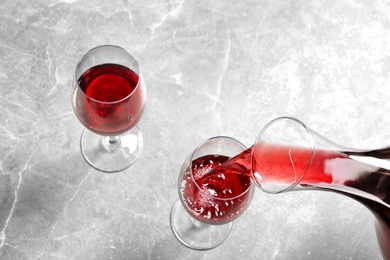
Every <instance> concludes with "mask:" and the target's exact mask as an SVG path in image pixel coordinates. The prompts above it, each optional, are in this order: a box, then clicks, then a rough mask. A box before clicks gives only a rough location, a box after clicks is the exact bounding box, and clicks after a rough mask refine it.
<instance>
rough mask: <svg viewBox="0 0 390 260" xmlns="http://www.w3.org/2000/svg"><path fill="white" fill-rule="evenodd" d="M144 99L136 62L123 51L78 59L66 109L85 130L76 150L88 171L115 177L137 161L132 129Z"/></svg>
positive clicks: (108, 49)
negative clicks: (91, 168) (110, 173)
mask: <svg viewBox="0 0 390 260" xmlns="http://www.w3.org/2000/svg"><path fill="white" fill-rule="evenodd" d="M145 100H146V88H145V83H144V80H143V77H142V73H141V71H140V68H139V65H138V62H137V60H136V59H135V58H134V57H132V56H131V55H130V54H129V53H128V52H127V51H126V50H125V49H123V48H121V47H118V46H113V45H103V46H98V47H95V48H93V49H91V50H90V51H88V52H87V53H86V54H85V55H84V56H83V57H82V58H81V60H80V61H79V63H78V64H77V67H76V71H75V75H74V79H73V87H72V105H73V109H74V112H75V114H76V116H77V118H78V119H79V121H80V122H81V123H82V124H83V125H84V126H85V127H86V129H85V130H84V132H83V134H82V137H81V150H82V154H83V156H84V158H85V159H86V161H87V162H88V163H89V164H90V165H91V166H93V167H94V168H96V169H98V170H101V171H105V172H117V171H122V170H124V169H126V168H128V167H130V166H131V165H132V164H133V163H134V162H135V161H136V160H137V158H138V156H139V154H140V152H141V149H142V146H143V137H142V133H141V131H140V130H139V129H138V127H137V126H136V125H137V123H138V121H139V120H140V118H141V114H142V111H143V107H144V104H145Z"/></svg>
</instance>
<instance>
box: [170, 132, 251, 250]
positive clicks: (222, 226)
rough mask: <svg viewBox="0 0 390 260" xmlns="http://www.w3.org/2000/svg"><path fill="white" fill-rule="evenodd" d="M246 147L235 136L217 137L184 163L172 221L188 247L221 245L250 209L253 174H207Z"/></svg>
mask: <svg viewBox="0 0 390 260" xmlns="http://www.w3.org/2000/svg"><path fill="white" fill-rule="evenodd" d="M245 149H246V148H245V146H244V145H243V144H242V143H240V142H238V141H237V140H235V139H233V138H230V137H222V136H220V137H214V138H210V139H208V140H207V141H205V142H204V143H202V144H201V145H200V146H198V147H197V148H196V149H195V150H194V151H193V153H192V154H191V155H190V156H189V157H188V158H187V159H186V160H185V162H184V163H183V165H182V167H181V169H180V173H179V178H178V191H179V199H178V200H177V201H176V202H175V203H174V204H173V206H172V210H171V215H170V221H171V228H172V231H173V233H174V235H175V236H176V237H177V239H178V240H179V241H180V242H181V243H183V244H184V245H186V246H187V247H189V248H192V249H197V250H207V249H212V248H215V247H217V246H219V245H220V244H222V243H223V241H225V239H226V238H227V237H228V236H229V234H230V231H231V229H232V226H233V221H234V220H235V219H237V218H238V217H239V216H241V215H242V213H243V212H244V211H245V210H246V209H247V208H248V206H249V204H250V202H251V200H252V197H253V194H254V190H255V189H254V188H253V187H254V184H253V183H252V179H251V178H250V177H249V176H246V175H239V174H235V173H231V172H229V171H225V172H219V173H218V174H217V175H215V176H209V175H207V173H210V170H211V169H213V168H215V167H217V166H219V165H221V164H222V163H223V162H225V161H227V160H228V159H229V158H231V157H233V156H235V155H237V154H239V153H241V152H242V151H244V150H245Z"/></svg>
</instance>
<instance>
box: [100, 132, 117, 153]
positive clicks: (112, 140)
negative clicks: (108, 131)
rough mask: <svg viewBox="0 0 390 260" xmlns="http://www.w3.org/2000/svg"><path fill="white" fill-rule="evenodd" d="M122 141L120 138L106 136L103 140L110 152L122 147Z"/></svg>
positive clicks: (104, 145)
mask: <svg viewBox="0 0 390 260" xmlns="http://www.w3.org/2000/svg"><path fill="white" fill-rule="evenodd" d="M120 143H121V139H120V137H119V136H104V137H103V139H102V144H103V147H104V148H106V149H107V151H109V152H113V151H115V150H116V149H117V148H118V146H120Z"/></svg>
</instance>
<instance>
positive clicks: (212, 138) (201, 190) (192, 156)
mask: <svg viewBox="0 0 390 260" xmlns="http://www.w3.org/2000/svg"><path fill="white" fill-rule="evenodd" d="M218 138H224V139H230V140H232V141H235V142H237V143H238V144H239V145H241V146H242V147H243V148H244V149H243V150H242V151H245V150H246V149H247V147H246V146H245V145H244V144H243V143H241V142H240V141H238V140H236V139H234V138H232V137H228V136H214V137H211V138H209V139H207V140H205V141H204V142H203V143H201V144H200V145H198V146H197V147H196V148H195V149H194V151H193V152H192V153H191V155H190V160H189V163H190V165H189V169H190V176H191V180H192V181H193V182H194V184H195V186H196V188H197V189H198V190H200V192H201V193H202V194H204V195H206V196H207V197H210V198H212V199H214V200H221V201H230V200H234V199H237V198H240V197H242V196H244V195H245V194H246V193H248V192H249V191H250V190H251V189H252V188H253V186H254V181H253V180H252V178H251V177H248V176H247V177H248V178H249V180H250V182H251V183H250V186H249V187H248V188H247V189H246V190H245V191H243V192H242V193H241V194H239V195H237V196H234V197H231V198H219V197H217V196H214V195H212V194H210V193H208V192H206V191H204V190H203V189H202V188H201V187H200V186H199V185H198V182H197V181H196V180H195V178H194V174H193V171H192V162H193V161H194V160H195V159H193V158H194V155H195V153H196V151H197V150H198V149H199V148H200V147H202V145H204V144H206V143H207V142H209V141H211V140H214V139H218ZM198 158H199V157H198ZM198 158H196V159H198ZM229 159H230V158H229Z"/></svg>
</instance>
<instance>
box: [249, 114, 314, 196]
mask: <svg viewBox="0 0 390 260" xmlns="http://www.w3.org/2000/svg"><path fill="white" fill-rule="evenodd" d="M313 154H314V138H313V134H312V132H311V130H310V129H309V128H308V127H307V126H306V125H305V124H304V123H302V122H301V121H300V120H298V119H296V118H293V117H286V116H284V117H278V118H276V119H274V120H272V121H270V122H269V123H268V124H267V125H266V126H265V127H264V128H263V129H262V130H261V131H260V133H259V135H258V136H257V138H256V142H255V144H254V146H253V149H252V154H251V166H252V171H251V172H252V177H253V180H254V182H255V184H256V185H257V186H258V187H259V188H260V189H261V190H263V191H264V192H267V193H273V194H276V193H282V192H285V191H289V190H291V189H293V188H294V187H296V186H297V185H298V184H299V183H300V181H301V180H302V179H303V177H304V176H305V174H306V172H307V170H308V168H309V166H310V163H311V161H312V157H313Z"/></svg>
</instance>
